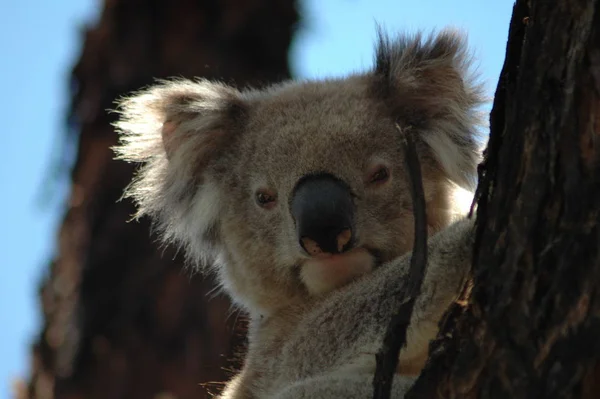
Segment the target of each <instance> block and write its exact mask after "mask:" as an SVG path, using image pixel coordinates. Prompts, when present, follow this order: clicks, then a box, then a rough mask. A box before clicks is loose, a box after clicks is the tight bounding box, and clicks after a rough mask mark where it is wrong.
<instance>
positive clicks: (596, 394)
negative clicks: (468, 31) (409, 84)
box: [410, 0, 600, 399]
mask: <svg viewBox="0 0 600 399" xmlns="http://www.w3.org/2000/svg"><path fill="white" fill-rule="evenodd" d="M481 172H482V173H481V175H480V187H479V195H480V198H479V201H478V209H477V220H478V232H477V242H476V245H475V254H474V264H473V286H472V291H471V295H470V297H469V299H468V301H467V303H466V305H465V306H464V307H459V306H456V307H455V308H454V309H453V310H452V311H451V312H450V314H449V316H448V317H447V319H446V322H445V324H444V325H443V327H442V331H441V334H440V337H441V338H439V339H438V340H437V341H436V342H434V344H433V347H432V349H433V355H432V358H431V361H430V363H429V366H428V368H427V369H426V370H425V372H424V373H423V375H422V376H421V378H420V379H419V381H418V383H417V385H416V386H415V388H414V389H413V392H412V395H410V397H412V398H502V399H504V398H600V229H599V227H598V223H599V220H600V1H598V0H566V1H556V2H549V1H541V0H529V1H526V0H518V1H517V3H516V5H515V8H514V14H513V18H512V22H511V28H510V33H509V42H508V49H507V58H506V61H505V64H504V68H503V71H502V74H501V78H500V83H499V85H498V89H497V91H496V98H495V102H494V107H493V111H492V114H491V135H490V141H489V146H488V149H487V154H486V159H485V162H484V163H483V165H482V167H481Z"/></svg>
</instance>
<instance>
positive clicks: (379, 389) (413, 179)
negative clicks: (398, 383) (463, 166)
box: [373, 124, 427, 399]
mask: <svg viewBox="0 0 600 399" xmlns="http://www.w3.org/2000/svg"><path fill="white" fill-rule="evenodd" d="M396 128H397V129H398V131H399V132H400V138H401V140H402V146H403V150H404V158H405V161H406V167H407V172H408V173H407V174H408V180H409V181H410V188H411V190H410V191H411V196H412V203H413V213H414V220H415V238H414V245H413V252H412V256H411V258H410V269H409V273H408V281H407V284H406V291H405V292H404V297H405V301H403V302H402V304H401V305H400V306H399V308H398V310H397V311H396V313H395V314H394V315H393V316H392V319H391V320H390V322H389V324H388V327H387V329H386V332H385V337H384V339H383V345H382V347H381V349H380V350H379V352H378V353H377V355H376V356H375V357H376V362H377V367H376V369H375V376H374V378H373V399H389V398H390V393H391V390H392V381H393V378H394V373H395V372H396V368H397V366H398V356H399V354H400V349H401V348H402V347H403V346H404V345H405V344H406V331H407V329H408V324H409V322H410V318H411V316H412V312H413V308H414V304H415V300H416V298H417V296H418V295H419V293H420V292H421V284H422V283H423V278H424V276H425V268H426V265H427V222H426V217H427V215H426V212H425V194H424V192H423V181H422V177H421V165H420V163H419V156H418V155H417V149H416V146H415V142H414V139H413V136H412V132H411V131H410V129H404V130H403V129H402V128H400V126H399V125H398V124H396Z"/></svg>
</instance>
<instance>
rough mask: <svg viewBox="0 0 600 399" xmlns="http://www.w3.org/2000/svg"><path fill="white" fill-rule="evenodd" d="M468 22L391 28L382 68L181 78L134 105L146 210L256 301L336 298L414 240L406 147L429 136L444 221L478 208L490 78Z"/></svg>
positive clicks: (433, 219) (272, 306)
mask: <svg viewBox="0 0 600 399" xmlns="http://www.w3.org/2000/svg"><path fill="white" fill-rule="evenodd" d="M470 79H471V78H470V77H469V76H468V64H467V62H466V57H465V50H464V45H463V43H462V41H461V39H460V38H459V37H458V36H457V35H456V34H454V33H452V32H445V33H442V34H440V35H438V36H435V37H431V38H429V39H426V40H422V39H421V37H419V36H416V37H412V38H406V37H401V38H398V39H397V40H395V41H390V40H388V39H386V38H385V37H383V36H382V37H381V38H380V42H379V45H378V49H377V59H376V65H375V68H374V69H373V70H372V71H370V72H368V73H365V74H359V75H354V76H350V77H348V78H345V79H336V80H326V81H320V82H290V83H285V84H280V85H277V86H273V87H270V88H268V89H265V90H260V91H259V90H250V91H246V92H240V91H238V90H236V89H234V88H231V87H228V86H225V85H222V84H219V83H211V82H207V81H197V82H191V81H170V82H164V83H162V84H160V85H157V86H155V87H152V88H150V89H148V90H146V91H143V92H141V93H139V94H137V95H135V96H133V97H131V98H129V99H127V100H125V101H124V102H123V103H122V104H121V107H122V108H121V112H122V118H121V120H120V121H119V122H118V123H117V125H116V126H117V128H118V129H119V130H120V131H121V132H123V133H124V135H123V136H122V145H121V146H120V147H118V148H117V149H116V150H117V152H118V154H119V155H120V157H121V158H123V159H126V160H129V161H136V162H143V163H144V165H143V166H142V168H141V169H140V173H139V174H138V177H137V179H136V181H134V183H133V184H132V186H131V187H130V189H129V191H128V192H129V195H131V196H132V197H133V198H134V199H135V200H136V201H137V202H138V204H139V214H140V215H142V214H148V215H150V216H151V217H153V218H154V220H155V222H156V223H157V225H158V227H159V229H160V231H161V232H162V233H163V237H164V239H165V240H166V241H173V242H175V243H177V244H179V245H182V246H183V247H184V249H185V252H186V253H187V255H188V256H189V257H190V259H192V260H193V261H197V262H199V263H211V264H213V265H214V269H215V270H216V272H217V274H218V276H219V281H220V282H221V284H222V285H223V287H224V288H225V290H226V291H228V292H229V293H230V294H231V295H232V297H233V298H234V300H237V302H238V303H239V304H240V305H242V306H244V307H246V308H247V309H248V310H250V311H251V312H254V313H259V314H269V313H270V312H273V311H274V310H276V309H278V308H280V307H282V306H285V305H288V304H290V303H291V302H296V301H305V300H307V298H309V297H311V296H317V295H324V294H326V293H328V292H329V291H331V290H333V289H335V288H337V287H339V286H341V285H344V284H347V283H348V282H350V281H352V280H354V279H355V278H357V277H359V276H360V275H362V274H364V273H367V272H369V271H370V270H372V269H373V268H374V267H377V266H378V265H379V264H381V263H382V262H386V261H388V260H391V259H393V258H395V257H397V256H399V255H402V254H403V253H405V252H407V251H408V250H410V248H411V245H412V240H413V236H412V234H413V217H412V203H411V197H410V188H409V181H408V177H407V174H406V170H405V166H404V154H403V153H402V150H401V141H400V140H401V135H402V134H403V132H404V131H405V130H406V129H411V130H413V131H414V132H415V133H416V135H417V137H418V140H419V141H418V143H417V144H418V151H419V155H420V159H421V167H422V171H423V179H424V181H423V183H424V188H425V195H426V202H427V212H428V222H429V228H430V231H431V232H435V231H437V230H439V229H440V228H442V227H444V226H446V225H447V224H449V223H450V222H451V221H452V220H453V218H454V217H455V216H457V214H460V213H462V212H464V210H465V206H468V205H469V204H470V202H469V198H468V195H467V201H460V198H459V197H458V196H459V195H460V194H461V193H462V192H464V190H463V189H461V188H460V186H462V187H464V188H469V177H472V176H473V175H474V172H475V167H476V164H477V161H478V151H477V150H478V148H477V144H476V126H477V123H478V119H477V113H476V108H477V106H479V105H480V103H481V99H480V96H479V88H478V86H476V85H475V84H474V83H473V82H472V81H471V80H470Z"/></svg>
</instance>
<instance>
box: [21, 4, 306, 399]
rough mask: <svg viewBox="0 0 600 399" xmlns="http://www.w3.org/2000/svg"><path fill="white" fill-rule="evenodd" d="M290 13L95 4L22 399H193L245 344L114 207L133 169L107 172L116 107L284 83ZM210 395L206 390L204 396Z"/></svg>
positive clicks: (206, 290)
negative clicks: (145, 97) (231, 86)
mask: <svg viewBox="0 0 600 399" xmlns="http://www.w3.org/2000/svg"><path fill="white" fill-rule="evenodd" d="M294 3H295V1H294V0H285V1H280V0H253V1H241V0H234V1H227V2H213V1H200V0H196V1H194V0H184V1H173V2H171V1H168V0H134V1H125V0H106V1H105V3H104V10H103V13H102V16H101V19H100V20H99V22H98V24H97V26H96V27H94V28H92V29H89V30H88V31H87V32H86V34H85V42H84V45H83V52H82V55H81V58H80V60H79V62H78V64H77V65H76V67H75V68H74V70H73V75H72V95H73V100H72V110H71V129H70V131H71V135H70V137H69V140H72V141H78V149H77V158H76V162H75V165H74V167H73V170H72V191H71V195H70V199H69V204H68V206H67V211H66V215H65V217H64V221H63V224H62V226H61V228H60V231H59V234H58V255H57V257H56V258H55V259H54V261H53V262H52V263H51V265H50V266H49V272H48V278H47V279H46V280H45V281H44V282H43V284H42V286H41V288H40V299H41V306H42V311H43V317H44V324H43V330H42V331H41V333H40V336H39V340H38V342H37V343H36V344H35V345H34V348H33V363H32V376H31V380H30V383H29V387H28V388H27V389H25V390H23V391H21V392H20V393H19V394H18V396H19V397H28V398H36V399H42V398H44V399H45V398H56V399H63V398H84V397H85V398H103V399H106V398H124V399H125V398H126V399H136V398H139V399H142V398H143V399H148V398H163V399H166V398H181V399H183V398H195V399H197V398H203V397H207V396H208V395H207V393H206V391H207V390H206V389H205V388H204V387H203V386H202V383H207V382H214V381H216V382H222V381H224V380H226V379H227V378H228V376H229V374H230V373H227V372H225V371H224V370H223V368H224V367H227V366H228V360H230V359H231V358H232V357H233V355H234V347H235V346H236V345H237V344H239V343H241V342H242V341H243V337H244V331H243V329H242V330H239V329H238V330H236V329H235V328H234V324H235V321H236V319H237V316H236V315H233V316H230V312H231V309H230V304H229V302H228V301H227V300H226V299H225V298H224V297H218V298H215V299H212V300H209V298H210V297H211V291H213V290H214V288H215V286H214V283H213V282H212V281H211V280H209V279H203V278H201V276H198V275H194V276H191V273H190V271H189V270H188V271H186V270H182V267H181V266H182V265H181V258H180V257H179V256H176V254H175V253H174V251H173V250H172V249H171V248H158V246H157V245H156V242H154V241H155V240H156V238H152V237H151V235H150V232H149V226H148V221H147V220H146V221H142V222H141V223H126V221H127V220H128V219H130V217H131V215H132V214H133V213H134V208H133V205H132V204H131V203H130V202H129V201H122V202H117V200H118V199H119V197H120V196H121V194H122V192H123V189H124V187H125V186H126V185H127V184H128V183H129V181H130V180H131V176H132V172H133V167H132V166H131V165H128V164H126V163H124V162H116V161H113V153H112V151H111V150H110V147H111V146H113V145H115V144H116V143H117V139H116V134H115V133H114V131H113V129H112V128H111V126H110V123H111V122H112V120H113V119H112V118H113V117H114V115H110V114H108V113H107V112H106V110H107V109H111V108H114V103H113V102H114V100H115V98H117V97H118V96H120V95H123V94H125V93H128V92H130V91H131V90H134V89H138V88H140V87H141V86H143V85H147V84H150V83H152V81H153V79H154V78H160V77H168V76H185V77H193V76H204V77H207V78H211V79H224V80H225V81H226V82H228V83H236V84H239V85H247V84H251V85H255V86H257V85H261V84H264V83H269V82H273V81H277V80H281V79H283V78H287V77H289V70H288V63H287V52H288V46H289V44H290V41H291V37H292V34H293V30H294V26H295V23H296V22H297V19H298V15H297V12H296V9H295V4H294ZM219 388H220V386H219V385H218V384H213V385H210V386H208V390H209V391H212V392H216V391H218V389H219Z"/></svg>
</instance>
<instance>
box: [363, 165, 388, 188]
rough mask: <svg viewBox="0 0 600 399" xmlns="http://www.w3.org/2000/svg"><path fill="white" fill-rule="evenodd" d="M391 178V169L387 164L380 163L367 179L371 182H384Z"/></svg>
mask: <svg viewBox="0 0 600 399" xmlns="http://www.w3.org/2000/svg"><path fill="white" fill-rule="evenodd" d="M389 178H390V170H389V169H388V168H387V166H384V165H379V166H377V167H376V168H375V171H374V172H372V173H371V174H370V175H369V178H368V179H367V181H368V183H369V184H382V183H385V182H386V181H388V179H389Z"/></svg>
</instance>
